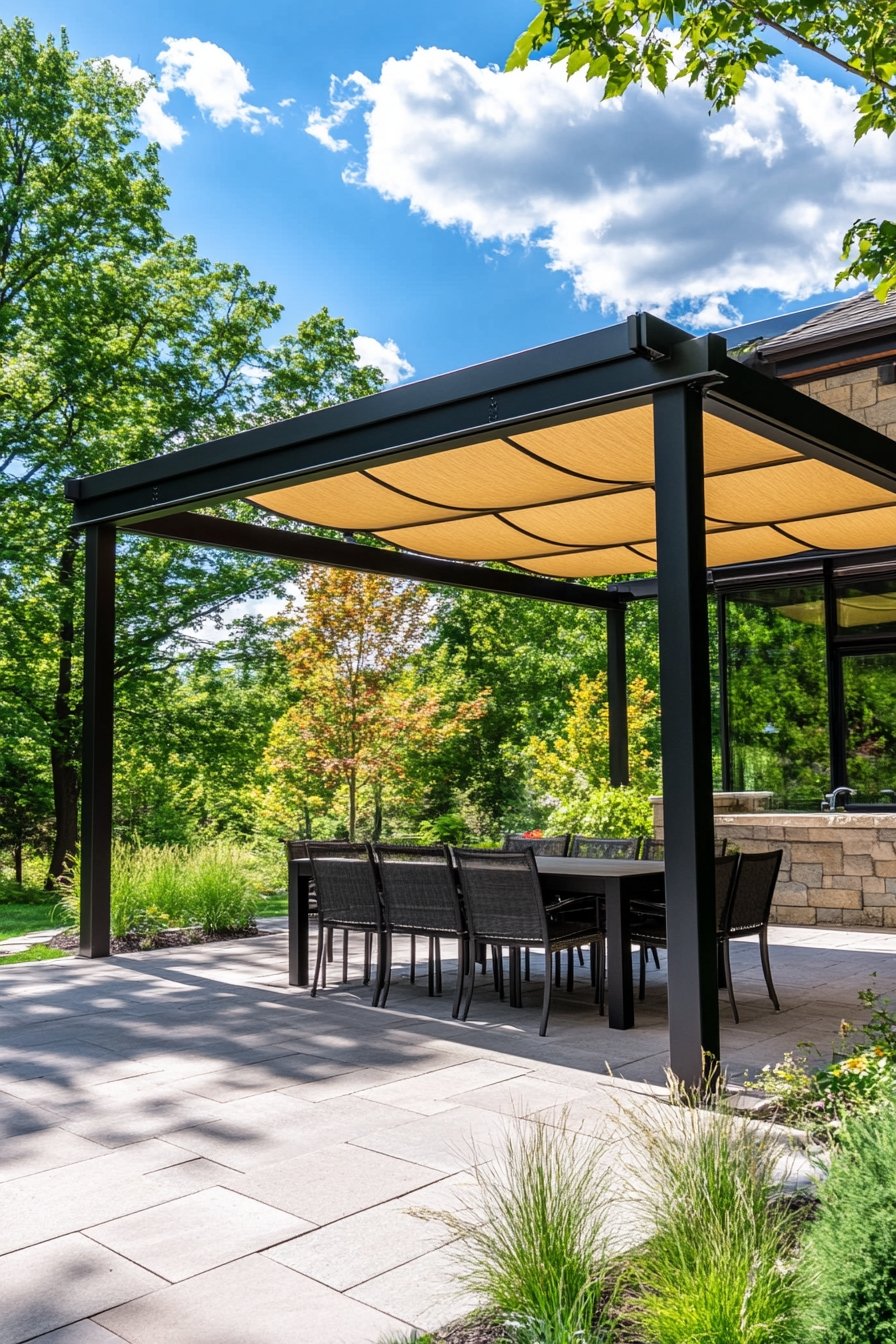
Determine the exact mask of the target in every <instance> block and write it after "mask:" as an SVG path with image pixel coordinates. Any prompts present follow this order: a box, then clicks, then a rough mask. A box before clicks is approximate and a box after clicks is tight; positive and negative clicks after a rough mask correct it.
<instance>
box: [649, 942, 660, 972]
mask: <svg viewBox="0 0 896 1344" xmlns="http://www.w3.org/2000/svg"><path fill="white" fill-rule="evenodd" d="M650 950H651V952H652V953H653V964H654V966H655V967H656V968H657V970H659V968H660V954H659V952H657V950H656V948H655V947H652V948H651V949H650Z"/></svg>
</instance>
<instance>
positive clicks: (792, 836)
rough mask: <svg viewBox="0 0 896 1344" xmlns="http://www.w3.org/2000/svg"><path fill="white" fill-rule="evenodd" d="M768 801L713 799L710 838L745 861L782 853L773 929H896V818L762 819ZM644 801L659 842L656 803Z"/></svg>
mask: <svg viewBox="0 0 896 1344" xmlns="http://www.w3.org/2000/svg"><path fill="white" fill-rule="evenodd" d="M770 796H771V795H770V794H767V793H766V794H763V793H752V794H743V793H741V794H724V793H717V794H715V795H714V799H715V806H716V835H717V836H719V837H720V838H721V837H722V836H726V837H727V839H728V843H729V844H730V845H731V846H733V847H736V848H737V849H739V850H741V852H742V853H744V854H750V853H753V854H756V853H759V852H761V851H762V850H766V849H783V851H784V857H783V859H782V861H781V872H780V875H779V877H778V885H777V887H776V888H775V899H774V902H773V904H772V922H773V923H776V924H848V925H860V926H862V927H865V928H867V927H869V926H870V927H873V928H896V813H892V812H764V811H762V810H761V809H762V808H763V806H764V805H765V801H766V800H767V799H768V798H769V797H770ZM651 802H652V803H653V821H654V834H655V835H656V837H657V838H658V839H662V835H663V800H662V798H652V799H651Z"/></svg>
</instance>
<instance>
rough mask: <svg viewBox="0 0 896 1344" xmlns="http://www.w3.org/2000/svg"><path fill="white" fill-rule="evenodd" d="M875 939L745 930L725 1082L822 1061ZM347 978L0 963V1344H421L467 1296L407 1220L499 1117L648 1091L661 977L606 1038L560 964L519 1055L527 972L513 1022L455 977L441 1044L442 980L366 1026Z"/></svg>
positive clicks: (152, 962)
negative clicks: (767, 953) (786, 1056)
mask: <svg viewBox="0 0 896 1344" xmlns="http://www.w3.org/2000/svg"><path fill="white" fill-rule="evenodd" d="M894 938H896V933H894V934H888V933H886V932H883V931H879V930H878V931H875V932H873V933H869V932H860V931H848V930H845V929H842V928H837V929H833V928H832V929H829V930H824V929H819V928H815V929H795V928H773V929H772V930H771V941H772V945H773V947H772V966H773V972H774V975H775V980H776V984H777V987H778V992H779V996H780V998H781V1002H782V1005H783V1011H782V1012H781V1013H774V1012H773V1011H772V1010H771V1005H770V1004H769V1002H768V999H767V998H766V997H765V987H764V984H763V981H762V976H761V972H760V969H759V958H758V949H757V947H756V946H755V944H751V943H749V942H746V941H745V942H744V943H741V944H735V945H733V947H732V961H733V967H734V979H735V988H736V991H737V994H738V1003H739V1006H740V1009H741V1023H740V1025H739V1026H737V1027H735V1026H734V1025H733V1024H732V1022H731V1018H730V1014H729V1011H728V1007H727V1002H726V1001H725V1000H724V999H723V1001H722V1023H723V1036H722V1040H723V1055H724V1058H725V1061H726V1063H727V1065H728V1066H729V1069H730V1070H731V1072H732V1073H736V1072H737V1071H739V1070H743V1069H756V1068H759V1067H760V1066H761V1065H762V1064H764V1063H768V1062H772V1061H774V1060H777V1059H779V1058H780V1057H781V1056H782V1054H783V1053H784V1052H785V1051H786V1050H788V1049H792V1048H795V1047H796V1046H797V1045H798V1043H799V1042H801V1041H805V1040H812V1041H815V1042H817V1043H818V1044H819V1045H822V1044H826V1043H827V1042H829V1041H830V1040H831V1039H832V1038H833V1036H834V1035H835V1033H836V1031H837V1028H838V1027H839V1024H840V1021H841V1019H842V1018H844V1017H847V1018H851V1017H854V1016H855V1015H856V1010H857V999H856V996H857V994H858V992H859V990H861V989H863V988H864V987H866V986H867V985H868V984H869V983H872V975H876V981H875V983H876V984H877V986H878V987H879V988H880V989H881V991H883V992H887V991H891V990H892V989H893V988H894V986H896V960H894V958H893V956H892V953H894V952H896V942H894V941H893V940H894ZM355 950H356V951H359V950H360V948H356V949H355ZM335 964H336V966H337V967H338V965H339V959H338V958H337V962H336V963H335ZM352 967H353V973H354V975H355V981H354V983H350V984H349V986H348V987H347V988H342V987H339V986H336V987H334V988H331V989H328V990H327V991H326V992H325V993H324V994H323V995H321V996H319V997H318V998H317V999H315V1000H312V999H311V998H310V997H309V995H308V993H307V991H298V990H295V989H290V988H289V986H288V985H287V982H286V940H285V937H284V935H283V932H282V931H277V932H272V933H270V934H269V935H267V936H265V937H262V938H258V939H251V940H245V941H242V942H235V943H218V944H209V945H205V946H201V947H195V948H186V949H181V950H178V951H176V952H153V953H141V954H136V955H131V956H127V957H114V958H110V959H108V960H104V961H95V962H88V961H80V960H71V961H52V962H45V963H40V964H35V965H23V966H15V967H8V968H7V969H5V970H2V971H0V1135H2V1136H3V1144H2V1150H0V1302H2V1310H0V1344H19V1342H20V1341H25V1340H31V1339H41V1340H43V1341H45V1344H46V1342H47V1341H52V1344H103V1342H104V1341H105V1342H106V1344H113V1341H118V1340H121V1339H124V1340H128V1341H131V1342H132V1344H282V1342H283V1341H285V1340H288V1341H289V1344H306V1341H307V1342H308V1344H311V1342H312V1341H313V1342H314V1344H373V1342H374V1341H376V1340H378V1339H379V1338H381V1337H382V1336H383V1335H386V1334H388V1333H390V1332H397V1333H399V1334H401V1333H403V1332H405V1333H409V1332H410V1329H411V1327H412V1326H417V1327H420V1328H427V1327H432V1326H435V1325H437V1324H440V1323H442V1322H444V1321H446V1320H449V1319H451V1318H453V1317H454V1316H457V1315H459V1314H461V1313H462V1312H464V1311H465V1310H466V1309H468V1308H469V1306H470V1305H471V1304H470V1301H469V1299H465V1298H464V1296H463V1293H462V1291H461V1290H459V1289H458V1286H457V1279H456V1273H457V1262H456V1258H455V1253H454V1251H453V1249H452V1246H451V1241H452V1236H453V1234H452V1232H451V1230H450V1228H448V1227H447V1226H446V1225H445V1224H444V1223H442V1222H439V1221H438V1220H432V1219H429V1218H421V1217H420V1216H419V1213H415V1212H414V1210H417V1211H419V1210H430V1211H432V1210H435V1211H439V1210H451V1209H456V1208H458V1207H461V1205H462V1202H463V1200H464V1198H465V1197H471V1196H473V1195H474V1192H475V1183H474V1178H473V1176H472V1172H471V1169H472V1167H473V1166H474V1164H475V1161H476V1160H483V1158H485V1159H487V1157H488V1155H489V1152H490V1150H491V1146H492V1145H494V1144H495V1143H496V1142H500V1138H501V1135H502V1133H503V1132H504V1130H505V1127H506V1126H507V1124H508V1123H514V1121H513V1117H514V1116H532V1115H541V1116H544V1117H545V1118H547V1119H553V1118H555V1117H556V1118H559V1117H560V1115H561V1113H562V1111H563V1108H567V1114H568V1116H569V1118H570V1120H571V1121H572V1123H573V1124H575V1125H577V1126H580V1127H581V1128H582V1129H583V1131H585V1132H592V1133H595V1132H599V1131H600V1130H602V1129H603V1130H605V1129H606V1127H607V1124H608V1123H609V1124H612V1117H613V1113H614V1108H615V1107H616V1106H617V1103H618V1102H619V1100H620V1099H622V1100H623V1101H625V1102H626V1103H627V1104H628V1105H629V1106H631V1105H635V1106H637V1105H638V1104H639V1102H640V1103H641V1104H643V1101H644V1094H645V1093H651V1094H652V1093H653V1088H654V1087H655V1086H656V1085H659V1084H661V1083H662V1081H663V1068H664V1065H665V1060H666V1053H665V1050H666V1019H665V976H664V972H659V973H658V972H656V971H655V970H651V972H650V973H649V976H648V994H647V1000H646V1002H645V1003H644V1004H640V1005H638V1025H637V1027H636V1028H635V1029H634V1030H633V1031H629V1032H611V1031H609V1029H608V1028H607V1026H606V1021H605V1020H603V1019H600V1018H599V1017H598V1016H597V1010H596V1008H595V1007H594V1006H593V1004H591V1002H590V995H591V991H590V986H589V985H588V983H587V974H586V973H584V972H580V973H579V980H578V982H577V986H576V991H575V993H574V994H573V995H572V996H567V994H566V992H565V990H562V989H561V990H557V991H555V994H554V1003H553V1009H552V1015H551V1022H550V1027H549V1035H548V1036H547V1038H546V1039H540V1038H539V1037H538V1035H537V1030H538V1018H539V1011H538V1006H539V1001H540V994H541V989H540V984H539V983H538V977H539V975H540V965H539V960H538V959H537V958H534V959H533V984H532V988H531V990H530V991H529V995H528V997H527V1002H526V1005H525V1006H524V1008H523V1009H522V1010H515V1009H513V1010H512V1009H510V1008H509V1006H508V1005H506V1004H500V1003H499V1002H498V1001H497V996H496V995H495V994H494V991H493V990H492V989H491V987H490V981H489V980H486V978H484V977H480V983H479V987H477V991H476V996H475V998H474V1001H473V1009H472V1012H471V1015H470V1021H469V1022H467V1023H466V1024H463V1023H456V1022H452V1021H451V1018H450V1003H451V993H450V990H451V987H452V983H453V976H452V968H451V966H450V963H446V976H445V991H446V992H445V995H444V997H443V998H441V999H429V998H428V996H427V993H426V983H425V979H426V977H425V973H422V974H421V976H420V978H418V981H417V984H416V985H413V986H412V985H410V984H409V983H408V980H407V974H406V968H405V974H404V975H402V974H401V973H397V974H396V977H395V978H394V980H393V989H392V992H391V994H390V998H389V1006H388V1008H387V1009H385V1010H372V1009H371V1008H370V1007H369V998H368V993H367V991H364V990H362V989H361V988H360V986H359V985H358V983H357V974H358V969H359V967H358V962H357V961H353V963H352ZM331 969H332V968H331ZM336 973H337V974H338V971H337V972H336ZM607 1066H609V1067H610V1068H611V1069H612V1070H613V1075H614V1076H613V1077H609V1076H608V1074H607ZM508 1117H510V1119H508ZM474 1145H475V1148H474ZM619 1208H620V1219H621V1220H624V1204H620V1205H619Z"/></svg>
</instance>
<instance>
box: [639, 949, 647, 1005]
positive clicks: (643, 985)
mask: <svg viewBox="0 0 896 1344" xmlns="http://www.w3.org/2000/svg"><path fill="white" fill-rule="evenodd" d="M638 951H639V953H640V955H639V957H638V998H639V999H643V998H644V995H645V993H646V991H647V950H646V948H645V947H644V944H643V943H642V944H641V946H640V948H639V949H638Z"/></svg>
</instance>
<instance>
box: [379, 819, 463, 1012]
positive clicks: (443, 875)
mask: <svg viewBox="0 0 896 1344" xmlns="http://www.w3.org/2000/svg"><path fill="white" fill-rule="evenodd" d="M374 854H375V856H376V861H377V866H378V868H379V874H380V888H381V890H382V894H383V930H384V934H385V949H384V952H385V958H384V959H385V964H386V973H385V981H384V984H383V992H382V996H381V998H380V1007H381V1008H384V1007H385V1005H386V999H387V997H388V994H389V986H390V983H391V978H392V935H393V933H400V934H410V935H411V936H412V938H413V937H414V936H415V935H422V936H423V937H424V938H429V993H430V996H432V995H433V993H436V992H438V993H441V990H442V959H441V946H440V941H439V940H440V939H441V938H454V939H456V940H457V988H456V990H455V994H454V1004H453V1006H452V1009H451V1016H452V1017H457V1015H458V1013H459V1012H460V1000H461V993H462V990H463V983H464V965H465V962H466V957H467V930H466V925H465V924H464V917H463V911H462V909H461V903H460V894H459V892H458V890H457V879H456V877H455V875H454V869H453V867H452V864H451V854H450V851H449V850H448V849H447V848H446V847H445V846H444V845H431V846H425V845H375V846H374ZM434 968H435V970H434Z"/></svg>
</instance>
